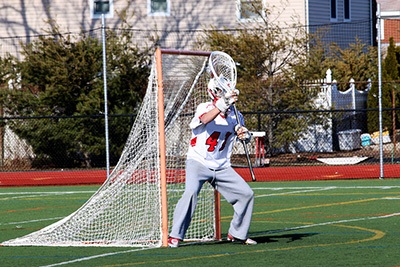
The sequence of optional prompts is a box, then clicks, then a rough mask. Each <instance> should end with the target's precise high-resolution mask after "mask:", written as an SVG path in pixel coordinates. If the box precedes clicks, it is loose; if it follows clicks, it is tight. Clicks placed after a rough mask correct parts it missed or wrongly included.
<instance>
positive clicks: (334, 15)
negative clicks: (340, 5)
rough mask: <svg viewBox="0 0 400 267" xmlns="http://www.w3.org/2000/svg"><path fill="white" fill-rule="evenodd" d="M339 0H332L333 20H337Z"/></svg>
mask: <svg viewBox="0 0 400 267" xmlns="http://www.w3.org/2000/svg"><path fill="white" fill-rule="evenodd" d="M337 19H338V18H337V0H331V21H337Z"/></svg>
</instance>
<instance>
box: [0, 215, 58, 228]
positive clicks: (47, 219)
mask: <svg viewBox="0 0 400 267" xmlns="http://www.w3.org/2000/svg"><path fill="white" fill-rule="evenodd" d="M61 219H64V217H54V218H44V219H37V220H29V221H21V222H8V223H0V225H17V227H18V225H20V224H24V223H34V222H44V221H55V220H61Z"/></svg>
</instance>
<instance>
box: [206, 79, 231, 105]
mask: <svg viewBox="0 0 400 267" xmlns="http://www.w3.org/2000/svg"><path fill="white" fill-rule="evenodd" d="M231 91H232V88H231V86H230V84H229V81H228V80H227V79H226V78H225V77H223V76H222V75H221V76H220V77H217V78H211V80H210V81H209V82H208V88H207V92H208V95H209V96H210V97H211V99H213V100H214V99H215V98H221V97H222V96H223V95H224V94H225V93H228V92H229V93H230V92H231Z"/></svg>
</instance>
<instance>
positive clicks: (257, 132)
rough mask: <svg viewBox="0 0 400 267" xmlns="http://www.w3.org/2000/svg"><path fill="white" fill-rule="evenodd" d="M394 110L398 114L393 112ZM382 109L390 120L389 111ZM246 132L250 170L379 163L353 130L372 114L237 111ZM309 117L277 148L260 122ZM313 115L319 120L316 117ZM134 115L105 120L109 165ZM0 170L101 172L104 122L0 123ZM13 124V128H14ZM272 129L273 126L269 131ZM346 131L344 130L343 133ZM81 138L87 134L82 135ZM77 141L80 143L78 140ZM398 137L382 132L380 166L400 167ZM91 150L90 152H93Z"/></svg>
mask: <svg viewBox="0 0 400 267" xmlns="http://www.w3.org/2000/svg"><path fill="white" fill-rule="evenodd" d="M394 110H395V111H400V109H394ZM394 110H392V109H385V110H384V111H383V112H384V113H387V115H391V114H392V112H393V111H394ZM242 113H243V115H244V117H245V120H246V124H247V126H248V128H249V129H250V130H251V131H252V132H253V134H254V138H253V139H252V142H251V143H250V144H249V150H250V153H251V157H252V160H253V163H254V164H255V165H256V166H263V167H267V166H270V167H271V166H298V165H321V164H323V162H322V161H318V159H323V158H340V157H363V158H366V159H365V160H363V161H362V162H360V163H359V164H377V163H379V139H378V136H377V135H376V134H375V135H374V134H368V133H366V132H365V129H363V128H362V127H357V128H353V126H354V125H359V126H360V125H361V126H362V125H365V123H362V122H363V121H365V119H366V117H368V116H371V115H373V114H374V115H377V113H378V110H367V109H365V110H357V113H355V111H354V110H333V111H327V110H314V111H293V112H288V111H286V112H283V111H275V112H242ZM283 115H284V116H292V117H295V118H299V119H300V118H304V117H306V118H309V120H308V125H307V127H306V128H305V130H304V132H302V133H293V134H297V135H298V136H299V138H298V140H297V141H294V142H288V143H284V142H283V143H282V141H277V139H278V137H279V136H276V133H274V132H273V133H268V132H267V129H268V128H267V127H266V125H265V122H278V123H279V120H281V119H282V116H283ZM316 115H319V116H316ZM321 115H322V116H324V117H325V118H329V119H332V123H331V124H330V125H329V127H326V128H325V129H324V128H323V127H319V123H320V120H319V119H318V120H317V119H315V118H321ZM134 118H135V114H127V115H119V116H110V118H109V121H110V125H120V127H121V128H122V129H119V131H116V129H115V127H111V128H110V147H111V148H112V149H111V155H110V158H111V163H112V164H113V165H115V164H116V163H117V161H118V159H119V155H120V153H121V152H122V148H123V146H124V144H125V141H126V139H127V137H128V135H129V132H130V127H131V125H132V124H133V121H134ZM0 121H1V128H0V142H1V147H0V170H2V171H17V170H49V169H66V168H78V169H85V168H86V169H91V168H105V148H104V117H103V116H79V117H30V118H4V117H3V118H0ZM16 125H19V127H17V128H16ZM21 125H24V127H25V129H24V131H25V132H33V131H40V134H41V135H42V136H36V137H32V136H29V137H30V138H31V142H32V141H35V142H36V143H31V142H29V141H27V140H26V139H23V138H21V137H19V136H18V134H17V133H16V132H15V131H14V130H13V129H17V132H23V131H22V130H21ZM274 128H276V127H274ZM343 129H348V130H343ZM81 133H87V134H86V135H85V134H83V135H81ZM90 136H96V137H98V138H97V139H96V140H97V141H99V143H98V144H93V143H91V142H90V141H89V140H87V139H88V138H89V137H90ZM80 138H81V139H80ZM399 141H400V132H399V131H396V132H395V133H394V134H392V135H389V131H385V132H384V138H383V142H384V144H383V152H384V163H385V164H397V163H400V148H399V146H400V144H399ZM93 147H96V149H93ZM236 154H237V155H236V156H234V157H233V159H232V163H233V165H236V166H241V165H245V164H246V162H245V158H244V157H243V156H242V153H241V152H240V147H239V148H238V151H236Z"/></svg>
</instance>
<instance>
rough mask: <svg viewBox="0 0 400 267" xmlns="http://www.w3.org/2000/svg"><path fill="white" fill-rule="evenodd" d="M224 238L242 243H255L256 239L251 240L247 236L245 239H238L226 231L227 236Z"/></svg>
mask: <svg viewBox="0 0 400 267" xmlns="http://www.w3.org/2000/svg"><path fill="white" fill-rule="evenodd" d="M226 239H228V241H232V242H238V243H242V244H243V245H257V241H255V240H253V239H251V238H247V239H246V240H242V239H238V238H236V237H233V236H232V235H231V234H229V233H228V236H227V237H226Z"/></svg>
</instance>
